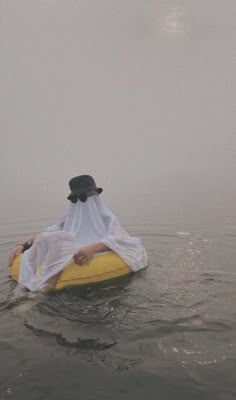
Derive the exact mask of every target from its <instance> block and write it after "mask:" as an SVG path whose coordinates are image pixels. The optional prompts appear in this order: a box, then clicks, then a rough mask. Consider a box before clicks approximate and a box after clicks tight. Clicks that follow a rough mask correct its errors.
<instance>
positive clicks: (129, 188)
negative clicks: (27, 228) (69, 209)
mask: <svg viewBox="0 0 236 400" xmlns="http://www.w3.org/2000/svg"><path fill="white" fill-rule="evenodd" d="M1 14H2V15H1V47H2V50H1V59H2V72H1V87H2V89H1V93H2V123H1V131H0V139H1V142H0V143H1V146H0V182H1V193H0V196H1V197H0V199H1V208H0V220H5V219H10V218H15V217H19V216H33V215H35V214H37V216H39V215H42V216H44V215H50V214H52V215H54V214H56V213H57V212H59V211H60V212H61V211H62V210H63V209H64V206H65V205H66V200H65V198H66V196H67V194H68V188H67V182H68V180H69V178H71V177H72V176H74V175H78V174H83V173H90V174H92V175H94V177H95V179H96V181H97V184H98V185H99V186H102V187H104V198H105V199H106V200H107V203H108V204H109V205H110V206H111V207H112V208H113V210H114V211H115V212H116V213H118V215H119V216H121V217H122V218H123V220H124V221H127V222H134V223H135V222H138V221H141V222H151V221H155V222H158V221H162V222H163V221H164V220H170V219H171V218H175V217H177V216H179V217H180V218H181V216H182V218H188V217H189V218H191V217H194V216H195V219H196V220H197V219H198V218H202V220H204V219H206V218H209V219H211V220H212V221H213V220H214V219H215V218H216V219H217V218H221V219H222V220H223V221H224V222H226V223H228V222H230V221H233V219H234V221H235V200H236V189H235V188H236V186H235V172H236V124H235V122H236V116H235V111H236V24H235V21H236V2H235V0H225V1H222V0H209V1H205V0H197V1H196V0H172V1H171V0H99V1H98V0H77V1H75V0H74V1H73V0H27V1H26V0H20V1H18V0H2V1H1Z"/></svg>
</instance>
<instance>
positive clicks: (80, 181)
mask: <svg viewBox="0 0 236 400" xmlns="http://www.w3.org/2000/svg"><path fill="white" fill-rule="evenodd" d="M69 186H70V190H71V193H70V194H69V196H68V200H70V204H69V207H68V210H67V212H66V214H65V215H64V217H62V218H61V219H60V220H59V221H58V223H57V224H55V225H53V226H50V227H49V228H47V229H46V230H45V231H44V232H42V233H40V234H38V235H37V236H34V237H31V238H30V239H28V240H27V241H26V242H24V243H20V244H18V245H17V246H16V247H15V249H13V251H12V253H11V255H10V259H9V265H11V264H12V262H13V261H14V258H15V257H16V256H17V255H19V254H20V253H23V256H22V260H21V268H20V276H19V283H18V286H17V289H18V290H22V289H23V290H30V291H32V292H38V291H41V292H48V291H50V290H51V289H53V288H54V287H55V285H56V282H57V279H58V277H59V276H60V273H61V271H62V270H63V269H64V268H65V267H66V266H67V265H68V264H70V262H71V261H72V259H74V261H75V263H77V264H78V265H81V266H82V265H88V264H89V263H90V261H91V259H92V258H93V257H94V256H96V255H98V254H99V253H103V252H107V251H114V252H115V253H117V254H118V255H119V256H120V257H121V258H122V259H123V260H124V261H125V262H126V263H127V264H128V265H129V266H130V268H131V269H132V270H133V271H134V272H136V271H138V270H140V269H142V268H145V267H146V266H147V264H148V260H147V253H146V251H145V249H144V247H143V245H142V243H141V241H140V239H138V238H134V237H131V236H130V235H129V234H128V233H127V232H126V231H125V230H124V229H123V228H122V227H121V225H120V223H119V221H118V219H117V218H116V217H115V215H114V214H113V213H112V212H111V211H110V210H109V209H108V208H107V207H106V206H105V204H104V202H103V200H102V199H101V198H100V196H99V194H101V193H102V191H103V189H102V188H98V187H97V186H96V184H95V181H94V179H93V177H92V176H90V175H80V176H76V177H74V178H72V179H71V180H70V181H69Z"/></svg>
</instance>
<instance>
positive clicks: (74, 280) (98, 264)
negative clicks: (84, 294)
mask: <svg viewBox="0 0 236 400" xmlns="http://www.w3.org/2000/svg"><path fill="white" fill-rule="evenodd" d="M21 257H22V255H20V256H18V257H16V258H15V260H14V262H13V264H12V265H11V267H10V276H11V278H12V279H14V280H16V281H18V279H19V272H20V263H21ZM131 272H132V271H131V269H130V267H129V266H128V265H127V264H126V263H125V262H124V261H123V260H122V259H121V258H120V257H119V256H118V255H117V254H115V253H113V252H110V253H106V254H101V255H99V256H96V257H94V258H93V259H92V261H91V263H90V264H89V265H88V266H83V267H80V266H79V265H77V264H75V263H74V262H73V263H71V264H70V265H69V266H68V267H66V268H65V269H64V270H63V271H62V273H61V276H60V278H59V280H58V281H57V285H56V287H55V290H59V289H64V288H67V287H71V286H82V285H88V284H92V283H97V282H103V281H106V280H109V279H114V278H119V277H121V276H124V275H127V274H129V273H131Z"/></svg>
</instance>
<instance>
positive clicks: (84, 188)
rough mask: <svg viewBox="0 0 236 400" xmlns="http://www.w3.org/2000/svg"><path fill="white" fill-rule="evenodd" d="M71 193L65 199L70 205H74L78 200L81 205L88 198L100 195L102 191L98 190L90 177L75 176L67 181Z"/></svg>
mask: <svg viewBox="0 0 236 400" xmlns="http://www.w3.org/2000/svg"><path fill="white" fill-rule="evenodd" d="M69 186H70V190H71V193H70V195H69V196H68V197H67V199H68V200H70V201H72V203H76V202H77V200H78V199H79V200H80V201H82V202H83V203H85V202H86V201H87V198H88V196H92V195H94V194H100V193H102V191H103V189H102V188H98V187H97V186H96V183H95V181H94V179H93V177H92V176H90V175H80V176H75V177H74V178H72V179H71V180H70V181H69Z"/></svg>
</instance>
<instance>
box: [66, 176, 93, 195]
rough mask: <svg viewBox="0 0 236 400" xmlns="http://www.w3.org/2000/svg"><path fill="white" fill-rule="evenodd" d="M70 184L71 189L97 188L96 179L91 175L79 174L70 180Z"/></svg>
mask: <svg viewBox="0 0 236 400" xmlns="http://www.w3.org/2000/svg"><path fill="white" fill-rule="evenodd" d="M69 186H70V189H71V190H75V189H76V190H78V189H79V190H80V191H81V190H82V189H85V190H86V191H87V190H88V189H94V188H96V184H95V181H94V179H93V177H92V176H90V175H79V176H75V177H74V178H72V179H71V180H70V181H69Z"/></svg>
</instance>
